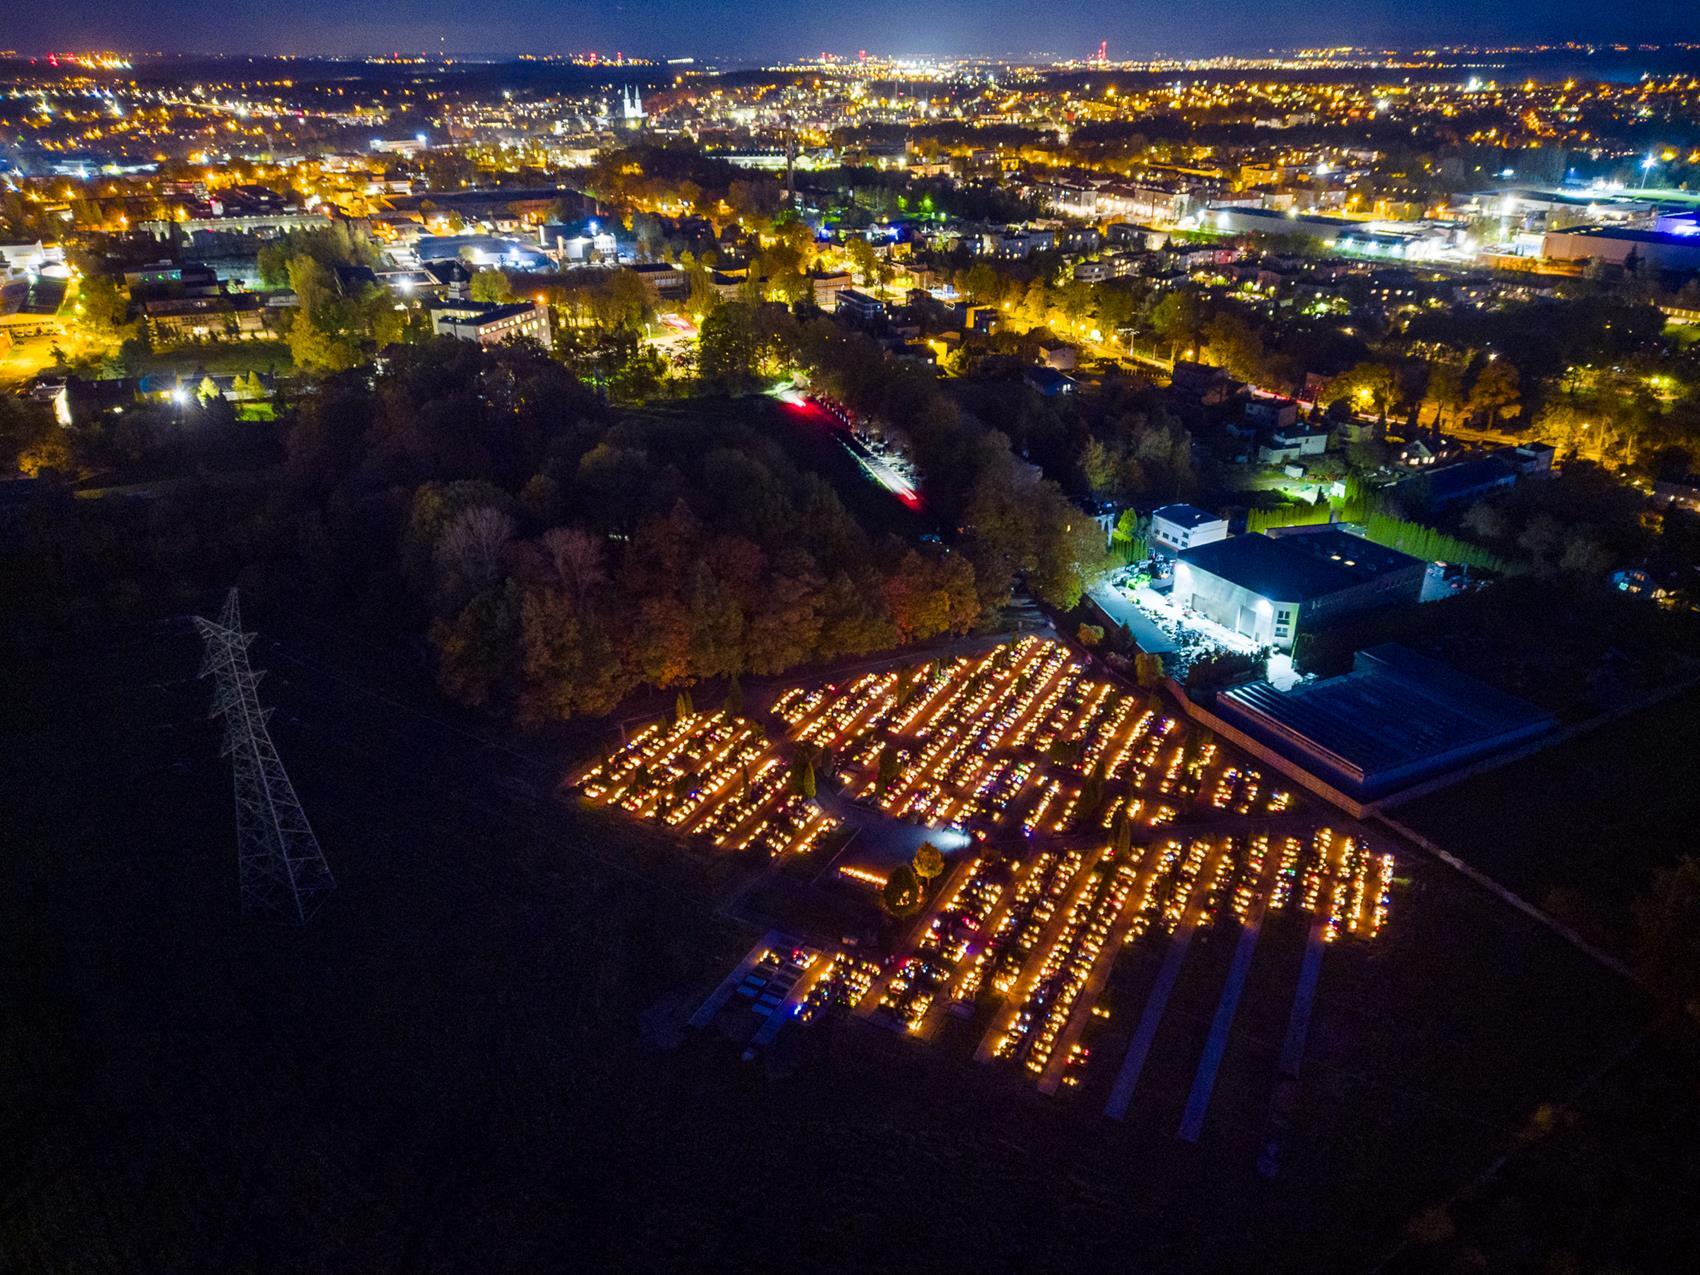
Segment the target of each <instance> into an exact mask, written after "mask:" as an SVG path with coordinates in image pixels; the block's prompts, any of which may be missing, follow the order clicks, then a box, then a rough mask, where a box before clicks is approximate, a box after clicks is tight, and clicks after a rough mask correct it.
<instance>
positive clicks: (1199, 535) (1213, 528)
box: [1151, 505, 1228, 553]
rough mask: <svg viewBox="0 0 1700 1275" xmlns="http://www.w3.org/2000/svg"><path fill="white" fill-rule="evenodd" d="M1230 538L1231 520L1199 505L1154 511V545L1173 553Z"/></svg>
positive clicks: (1165, 507) (1152, 516) (1174, 506)
mask: <svg viewBox="0 0 1700 1275" xmlns="http://www.w3.org/2000/svg"><path fill="white" fill-rule="evenodd" d="M1227 538H1228V520H1227V519H1226V518H1222V517H1219V516H1218V515H1216V514H1213V513H1209V512H1207V511H1205V510H1203V509H1200V508H1199V507H1198V506H1197V505H1164V506H1163V507H1162V508H1161V509H1154V510H1152V511H1151V543H1152V544H1154V545H1157V546H1159V547H1160V548H1163V549H1167V550H1168V551H1169V552H1170V553H1179V552H1180V551H1181V550H1182V549H1190V548H1192V547H1193V546H1194V545H1207V544H1214V543H1215V542H1216V541H1218V540H1226V539H1227Z"/></svg>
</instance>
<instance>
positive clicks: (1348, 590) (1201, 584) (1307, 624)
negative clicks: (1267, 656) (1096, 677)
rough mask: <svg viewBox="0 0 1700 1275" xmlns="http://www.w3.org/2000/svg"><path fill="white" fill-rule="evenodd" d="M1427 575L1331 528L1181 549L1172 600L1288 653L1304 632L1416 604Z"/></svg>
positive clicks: (1399, 556) (1398, 556)
mask: <svg viewBox="0 0 1700 1275" xmlns="http://www.w3.org/2000/svg"><path fill="white" fill-rule="evenodd" d="M1426 570H1427V565H1426V564H1425V563H1424V562H1422V561H1421V560H1420V559H1418V558H1413V557H1411V556H1410V555H1409V554H1404V553H1400V552H1399V551H1398V550H1396V549H1388V548H1386V547H1384V546H1382V545H1378V544H1375V543H1373V542H1371V541H1368V540H1365V539H1363V538H1362V537H1361V536H1354V535H1352V534H1350V533H1349V532H1344V531H1337V530H1335V529H1333V528H1331V527H1318V528H1308V527H1307V528H1304V529H1303V534H1295V535H1287V536H1282V537H1280V538H1279V539H1276V538H1274V537H1271V536H1266V535H1264V534H1262V533H1261V532H1255V533H1253V534H1251V535H1246V536H1235V537H1233V538H1232V539H1231V540H1219V541H1216V542H1215V543H1213V544H1204V545H1197V546H1195V547H1193V548H1190V549H1186V550H1183V551H1182V552H1181V553H1180V554H1179V555H1177V560H1176V563H1175V580H1174V591H1173V594H1172V596H1173V599H1174V601H1175V602H1176V604H1177V605H1179V606H1181V607H1184V608H1188V609H1190V610H1193V611H1196V612H1198V613H1199V614H1200V615H1203V616H1205V617H1206V618H1208V619H1210V620H1213V621H1215V622H1216V623H1217V624H1220V625H1221V626H1222V627H1223V628H1225V629H1230V630H1232V631H1233V632H1235V633H1238V634H1240V635H1241V636H1243V637H1247V638H1250V639H1251V640H1252V641H1254V642H1256V643H1258V644H1259V645H1261V646H1268V647H1271V648H1273V649H1274V650H1276V651H1291V650H1292V649H1293V645H1294V643H1295V642H1296V641H1297V640H1298V636H1299V634H1300V633H1301V632H1303V631H1307V630H1311V629H1315V628H1318V627H1320V626H1322V625H1324V624H1327V623H1329V622H1330V621H1332V620H1336V619H1339V618H1340V617H1342V616H1346V615H1352V614H1355V613H1357V612H1360V611H1369V610H1375V609H1377V608H1379V607H1384V606H1396V605H1398V604H1400V603H1404V602H1415V601H1417V599H1418V598H1419V597H1420V596H1421V594H1422V585H1423V575H1424V572H1425V571H1426Z"/></svg>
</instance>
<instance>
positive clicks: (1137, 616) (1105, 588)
mask: <svg viewBox="0 0 1700 1275" xmlns="http://www.w3.org/2000/svg"><path fill="white" fill-rule="evenodd" d="M1091 598H1092V601H1093V602H1095V603H1097V605H1098V609H1099V610H1100V611H1102V612H1103V613H1104V614H1105V615H1107V616H1109V617H1110V619H1112V620H1114V621H1115V622H1116V623H1117V624H1125V625H1126V626H1127V628H1128V631H1129V632H1131V633H1132V634H1133V640H1134V641H1135V642H1137V643H1139V649H1140V650H1142V651H1149V652H1150V653H1151V654H1152V655H1164V654H1167V653H1168V652H1170V651H1178V650H1179V649H1180V648H1179V647H1178V646H1176V645H1175V643H1174V639H1172V638H1171V637H1170V636H1169V635H1168V634H1167V633H1165V632H1163V630H1162V629H1160V628H1159V627H1157V623H1156V621H1154V620H1152V619H1151V617H1150V616H1148V615H1146V614H1145V612H1143V611H1141V610H1140V609H1139V608H1138V607H1136V606H1134V605H1133V603H1131V602H1129V601H1128V600H1127V599H1126V598H1125V597H1123V596H1122V593H1121V590H1119V589H1116V588H1114V587H1112V586H1111V585H1108V584H1104V583H1098V584H1095V585H1093V586H1092V589H1091Z"/></svg>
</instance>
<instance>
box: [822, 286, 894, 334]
mask: <svg viewBox="0 0 1700 1275" xmlns="http://www.w3.org/2000/svg"><path fill="white" fill-rule="evenodd" d="M834 313H836V314H838V315H839V316H840V317H842V318H846V319H850V320H851V321H853V322H855V323H860V324H864V325H865V324H871V323H876V322H878V321H879V320H880V319H883V318H885V302H883V301H881V300H880V299H879V298H878V297H874V296H869V295H868V294H867V293H866V292H861V291H858V290H857V289H855V288H845V289H844V290H843V291H841V292H840V293H839V294H838V296H837V298H836V299H835V309H834Z"/></svg>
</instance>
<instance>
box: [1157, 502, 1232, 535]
mask: <svg viewBox="0 0 1700 1275" xmlns="http://www.w3.org/2000/svg"><path fill="white" fill-rule="evenodd" d="M1151 516H1152V517H1153V518H1161V519H1162V520H1163V521H1164V522H1167V523H1173V524H1174V525H1175V526H1177V527H1186V528H1189V529H1196V528H1198V527H1202V526H1204V525H1206V524H1207V523H1212V522H1221V521H1222V519H1221V518H1219V517H1218V516H1217V515H1215V514H1213V513H1210V512H1208V511H1207V510H1203V509H1200V508H1199V507H1198V506H1197V505H1164V506H1163V507H1162V508H1161V509H1153V510H1152V511H1151Z"/></svg>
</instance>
